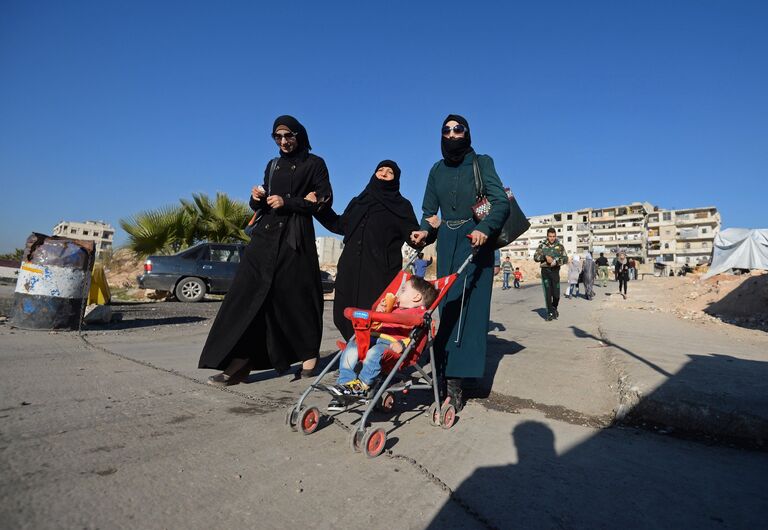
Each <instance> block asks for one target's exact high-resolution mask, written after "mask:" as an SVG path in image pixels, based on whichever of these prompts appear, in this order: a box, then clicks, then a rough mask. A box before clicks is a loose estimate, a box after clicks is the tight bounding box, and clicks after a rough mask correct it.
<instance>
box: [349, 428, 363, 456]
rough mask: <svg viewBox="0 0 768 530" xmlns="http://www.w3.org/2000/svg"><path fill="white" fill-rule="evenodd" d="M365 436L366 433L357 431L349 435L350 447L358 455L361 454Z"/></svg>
mask: <svg viewBox="0 0 768 530" xmlns="http://www.w3.org/2000/svg"><path fill="white" fill-rule="evenodd" d="M364 435H365V433H364V432H360V431H358V430H357V429H355V430H354V431H352V432H351V433H350V435H349V446H350V447H351V448H352V450H353V451H354V452H356V453H359V452H360V451H361V450H362V448H361V447H360V446H361V445H362V443H363V436H364Z"/></svg>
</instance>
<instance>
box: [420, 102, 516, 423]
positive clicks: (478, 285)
mask: <svg viewBox="0 0 768 530" xmlns="http://www.w3.org/2000/svg"><path fill="white" fill-rule="evenodd" d="M441 133H442V139H441V143H440V147H441V151H442V154H443V158H442V159H441V160H439V161H438V162H436V163H435V164H434V165H433V166H432V169H431V170H430V171H429V178H428V179H427V186H426V189H425V191H424V202H423V203H422V208H421V209H422V219H423V220H422V223H421V227H420V229H419V230H418V231H415V232H413V233H412V234H411V241H412V242H413V243H414V245H423V244H425V243H427V242H428V240H429V239H432V238H434V237H437V276H438V277H439V278H442V277H444V276H448V275H449V274H452V273H454V272H456V271H457V270H458V268H459V266H460V265H461V264H462V263H463V262H464V260H465V259H466V258H467V257H468V256H470V255H471V254H472V253H473V252H474V257H473V259H472V262H471V263H469V265H468V266H467V268H466V269H464V272H463V273H462V274H461V276H460V277H459V278H458V280H457V281H456V283H455V284H454V285H453V287H452V288H451V289H450V291H448V293H447V294H446V296H445V298H443V301H442V302H441V303H440V327H439V328H438V331H437V336H436V337H435V341H434V347H435V354H436V356H437V364H438V373H441V374H443V375H445V377H446V378H447V383H446V387H445V392H446V393H447V394H448V396H450V398H451V403H453V405H454V406H455V407H456V409H457V410H460V409H461V408H462V406H463V397H462V379H463V378H467V377H482V376H483V374H484V373H485V358H486V351H487V348H488V321H489V318H490V313H491V294H492V289H493V276H494V249H493V246H492V245H490V244H486V242H487V241H488V237H489V236H490V235H492V234H495V233H497V232H498V231H499V230H500V229H501V227H502V226H503V224H504V221H505V220H506V219H507V217H508V216H509V199H508V198H507V194H506V193H505V191H504V187H503V186H502V184H501V180H500V179H499V176H498V175H497V174H496V168H495V167H494V164H493V159H492V158H491V157H490V156H487V155H478V154H476V153H475V151H474V149H472V137H471V135H470V128H469V123H467V120H466V119H464V118H463V117H461V116H457V115H454V114H451V115H449V116H448V117H447V118H445V120H444V121H443V124H442V127H441ZM475 163H476V164H477V165H478V169H479V171H480V178H482V179H483V182H484V184H485V191H486V196H487V198H488V201H489V202H490V203H491V211H490V213H489V214H488V215H487V216H486V217H485V218H484V219H482V220H477V219H476V218H475V217H474V212H473V210H472V206H474V205H475V204H476V203H477V189H476V187H475V175H474V169H473V166H474V165H475ZM438 211H439V212H440V215H441V217H442V224H440V227H439V229H436V228H435V227H434V226H433V225H432V224H431V222H430V219H432V218H433V217H435V216H436V215H437V214H438Z"/></svg>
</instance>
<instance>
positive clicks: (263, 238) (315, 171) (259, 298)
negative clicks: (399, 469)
mask: <svg viewBox="0 0 768 530" xmlns="http://www.w3.org/2000/svg"><path fill="white" fill-rule="evenodd" d="M272 138H273V140H274V141H275V143H276V144H277V147H278V153H279V157H278V158H276V159H273V160H272V161H270V162H269V163H268V164H267V167H266V168H265V170H264V181H263V185H257V186H254V187H253V188H252V189H251V201H250V206H251V209H253V211H254V212H256V213H257V214H259V215H260V216H261V217H260V220H259V221H258V223H257V224H256V225H255V228H254V230H253V232H252V236H251V241H250V242H249V243H248V245H247V246H246V247H245V252H243V256H242V258H241V261H240V266H239V267H238V268H237V272H236V274H235V278H234V280H233V282H232V287H231V288H230V289H229V292H228V293H227V296H226V297H225V298H224V302H223V303H222V304H221V308H219V312H218V314H217V315H216V319H215V320H214V321H213V325H212V326H211V331H210V333H208V339H207V340H206V341H205V346H204V347H203V351H202V353H201V354H200V361H199V363H198V368H215V369H217V370H222V372H221V373H219V374H216V375H213V376H211V377H209V378H208V384H211V385H217V386H228V385H235V384H238V383H240V382H242V381H243V380H244V379H245V378H247V377H248V374H249V373H250V371H251V370H265V369H268V368H274V369H275V371H277V373H278V374H282V373H284V372H287V371H288V369H289V368H290V366H291V364H292V363H294V362H297V361H301V362H302V367H301V371H300V372H299V374H298V375H299V376H308V375H311V374H312V372H313V371H314V369H315V367H316V363H317V359H318V357H319V354H320V339H321V337H322V333H323V289H322V285H321V283H320V265H319V263H318V258H317V247H316V245H315V227H314V225H313V223H312V216H313V215H316V214H317V213H319V212H320V211H321V210H322V209H323V208H325V207H329V206H330V205H331V203H332V201H333V194H332V191H331V183H330V181H329V179H328V168H327V167H326V165H325V162H324V161H323V159H322V158H320V157H319V156H315V155H313V154H312V153H310V152H309V151H310V150H311V149H312V146H311V145H310V143H309V137H308V135H307V131H306V129H305V128H304V126H303V125H302V124H301V123H299V121H298V120H297V119H296V118H293V117H292V116H280V117H278V118H277V119H276V120H275V123H274V125H273V126H272ZM311 191H314V192H315V193H316V194H317V196H318V197H322V199H323V200H322V202H317V203H312V202H310V201H308V200H306V199H304V196H305V195H307V194H308V193H309V192H311Z"/></svg>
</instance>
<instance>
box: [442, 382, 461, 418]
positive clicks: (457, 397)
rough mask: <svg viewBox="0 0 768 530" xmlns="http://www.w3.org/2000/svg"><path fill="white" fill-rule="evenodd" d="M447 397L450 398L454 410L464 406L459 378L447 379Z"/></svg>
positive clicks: (457, 410) (459, 409)
mask: <svg viewBox="0 0 768 530" xmlns="http://www.w3.org/2000/svg"><path fill="white" fill-rule="evenodd" d="M446 387H447V393H448V397H449V398H451V405H453V406H454V408H455V409H456V412H459V411H461V409H463V408H464V399H463V396H462V391H461V379H448V381H447V382H446Z"/></svg>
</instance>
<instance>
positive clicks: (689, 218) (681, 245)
mask: <svg viewBox="0 0 768 530" xmlns="http://www.w3.org/2000/svg"><path fill="white" fill-rule="evenodd" d="M530 222H531V227H530V228H529V229H528V231H527V232H525V233H524V234H523V235H522V236H520V238H518V239H517V240H516V241H514V242H513V243H512V244H510V245H507V246H506V247H504V248H503V249H502V254H503V255H504V256H510V257H511V258H513V259H515V258H517V259H521V258H532V257H533V254H534V252H535V251H536V248H537V247H538V246H539V243H541V242H542V241H543V240H544V239H545V238H546V237H547V229H549V228H554V229H555V230H556V231H557V237H558V239H559V240H560V242H561V243H562V244H563V246H564V247H565V250H566V252H567V253H569V254H573V253H583V252H585V251H590V252H593V253H599V252H605V253H606V254H609V255H610V254H615V253H617V252H618V251H619V250H623V251H625V252H626V253H627V255H629V256H631V257H634V258H637V259H639V260H640V261H641V262H646V261H648V260H655V259H656V258H657V257H658V256H661V259H662V260H663V261H664V262H665V263H667V264H672V265H675V264H676V265H682V264H685V263H689V264H697V263H702V262H706V261H709V258H710V256H711V253H712V243H713V240H714V238H715V234H716V233H717V232H718V231H719V230H720V215H719V214H718V212H717V209H716V208H714V207H706V208H688V209H683V210H663V209H659V208H658V207H655V206H653V205H651V204H650V203H647V202H634V203H631V204H626V205H620V206H610V207H606V208H584V209H581V210H577V211H574V212H557V213H551V214H546V215H537V216H533V217H531V218H530Z"/></svg>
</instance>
